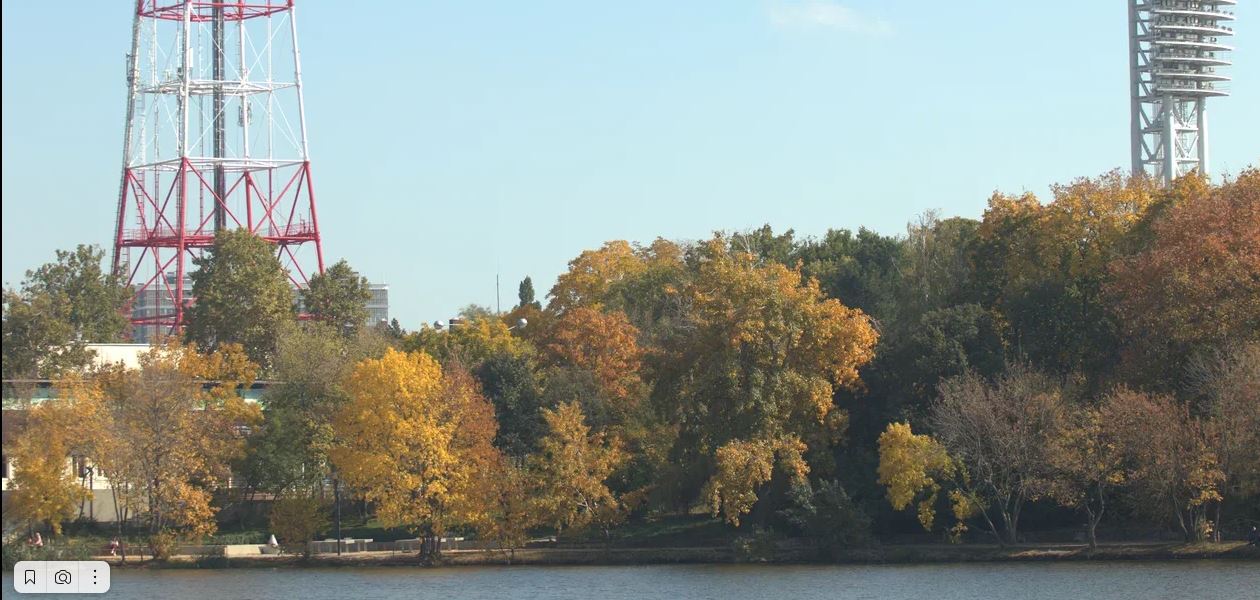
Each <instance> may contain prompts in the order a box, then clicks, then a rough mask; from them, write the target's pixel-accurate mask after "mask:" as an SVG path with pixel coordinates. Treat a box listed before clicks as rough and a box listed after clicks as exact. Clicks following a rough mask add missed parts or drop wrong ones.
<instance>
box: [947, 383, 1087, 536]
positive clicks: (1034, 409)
mask: <svg viewBox="0 0 1260 600" xmlns="http://www.w3.org/2000/svg"><path fill="white" fill-rule="evenodd" d="M1065 411H1066V406H1065V403H1064V400H1063V397H1062V392H1061V391H1060V390H1059V388H1058V386H1057V385H1056V384H1055V383H1054V382H1053V381H1052V380H1051V379H1050V378H1049V377H1047V376H1045V375H1043V374H1041V373H1038V372H1035V371H1032V370H1030V369H1028V368H1027V367H1024V366H1022V365H1018V364H1017V365H1012V366H1011V367H1009V368H1008V369H1007V371H1006V372H1004V373H1002V374H1001V375H999V376H998V377H997V378H996V379H995V380H994V381H993V382H992V383H990V382H988V381H986V380H985V379H984V378H982V377H980V376H979V375H976V374H975V373H965V374H963V375H960V376H957V377H952V378H949V379H946V380H945V381H943V382H941V386H940V397H939V398H938V399H937V401H936V402H935V403H934V404H933V405H932V408H931V425H932V430H933V432H934V436H935V438H936V440H938V441H939V442H940V443H941V445H942V446H944V448H945V450H946V451H947V452H948V453H949V455H950V456H951V457H952V458H953V459H954V460H955V461H957V463H958V465H959V466H960V467H961V468H962V469H963V470H964V471H965V472H966V480H965V481H964V484H965V485H964V486H963V487H964V489H965V490H966V491H967V492H968V494H969V495H970V496H972V497H973V498H974V501H975V502H974V503H975V505H976V506H975V508H976V509H977V510H978V511H980V512H981V514H983V515H984V516H985V518H986V520H987V521H988V522H989V523H990V529H991V530H992V533H993V534H994V536H995V537H998V539H999V540H1002V541H1005V542H1006V543H1011V544H1014V543H1018V541H1019V535H1018V531H1019V529H1018V528H1019V517H1020V513H1021V512H1022V510H1023V508H1024V505H1025V504H1026V503H1027V502H1028V501H1030V500H1036V499H1037V498H1040V497H1041V496H1042V495H1043V494H1045V492H1046V490H1047V487H1048V484H1049V481H1050V479H1051V478H1052V476H1053V475H1052V469H1051V463H1050V456H1049V448H1050V446H1051V440H1052V439H1053V438H1054V436H1055V433H1056V432H1057V431H1058V429H1059V427H1060V426H1061V425H1060V424H1061V423H1062V420H1063V416H1064V413H1065ZM990 512H992V513H995V514H996V516H997V517H1000V519H1001V523H1002V533H1003V534H1004V535H1002V536H999V535H998V531H997V530H996V528H993V527H992V524H993V522H994V521H995V520H996V519H992V518H990V517H989V514H990Z"/></svg>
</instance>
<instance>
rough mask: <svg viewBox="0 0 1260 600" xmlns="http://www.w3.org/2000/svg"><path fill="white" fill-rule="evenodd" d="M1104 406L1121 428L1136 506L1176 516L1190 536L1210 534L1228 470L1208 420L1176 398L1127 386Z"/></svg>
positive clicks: (1198, 537) (1108, 419)
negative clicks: (1223, 468) (1216, 449)
mask: <svg viewBox="0 0 1260 600" xmlns="http://www.w3.org/2000/svg"><path fill="white" fill-rule="evenodd" d="M1101 410H1102V415H1103V419H1104V421H1105V422H1106V423H1109V424H1110V426H1111V427H1113V428H1114V431H1115V432H1116V433H1115V434H1116V439H1117V441H1118V445H1119V448H1120V452H1121V456H1122V457H1123V461H1124V462H1123V464H1124V474H1125V478H1126V480H1127V481H1128V482H1129V483H1128V485H1127V486H1126V492H1127V493H1128V494H1129V496H1130V497H1131V498H1132V499H1133V501H1134V504H1135V506H1137V507H1138V509H1139V510H1140V511H1141V512H1145V513H1147V514H1148V515H1150V516H1153V517H1156V518H1160V519H1167V518H1169V517H1172V518H1173V519H1175V521H1176V523H1177V526H1178V527H1179V528H1180V529H1181V531H1182V533H1183V535H1185V537H1186V539H1187V540H1192V539H1193V540H1201V539H1204V538H1205V537H1207V536H1208V535H1209V534H1210V533H1211V530H1212V525H1211V523H1209V522H1208V519H1207V516H1208V509H1209V508H1210V507H1211V505H1212V503H1214V502H1218V501H1220V500H1221V495H1220V484H1221V482H1222V481H1224V479H1225V474H1224V473H1223V472H1222V471H1221V469H1220V462H1219V460H1218V458H1217V456H1216V454H1215V453H1214V452H1213V451H1212V448H1211V444H1210V440H1209V438H1208V436H1207V434H1208V432H1207V429H1206V428H1205V426H1204V424H1203V423H1202V422H1201V421H1200V420H1199V419H1197V418H1195V417H1194V416H1193V415H1191V413H1190V410H1189V407H1188V406H1186V405H1185V404H1184V403H1180V402H1178V401H1177V400H1175V399H1174V398H1172V397H1170V396H1165V395H1152V394H1146V393H1142V392H1135V391H1132V390H1129V389H1125V388H1121V389H1118V390H1116V391H1115V392H1113V393H1111V394H1110V395H1108V396H1107V398H1106V399H1105V400H1104V402H1103V405H1102V408H1101ZM1170 512H1171V515H1170V514H1169V513H1170Z"/></svg>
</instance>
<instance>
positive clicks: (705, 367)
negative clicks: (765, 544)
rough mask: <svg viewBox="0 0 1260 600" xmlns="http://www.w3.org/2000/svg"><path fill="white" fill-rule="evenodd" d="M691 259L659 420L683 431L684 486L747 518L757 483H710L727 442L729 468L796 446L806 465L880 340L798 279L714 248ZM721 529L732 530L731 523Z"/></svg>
mask: <svg viewBox="0 0 1260 600" xmlns="http://www.w3.org/2000/svg"><path fill="white" fill-rule="evenodd" d="M697 257H698V267H697V272H696V273H695V276H694V277H693V279H692V280H691V281H690V282H688V283H687V285H686V286H685V287H684V288H682V289H680V290H676V291H675V292H674V293H675V294H676V295H677V296H678V304H680V305H682V306H685V307H686V309H685V311H684V313H683V318H682V322H681V323H679V324H678V327H677V330H678V331H683V332H686V333H685V335H680V336H678V337H676V338H672V339H670V340H668V342H667V343H666V345H665V347H664V348H663V351H662V353H661V355H660V356H659V357H655V358H657V360H655V361H654V363H655V365H657V366H658V371H657V374H658V377H657V380H656V382H655V388H656V390H655V398H656V399H657V401H658V406H657V409H658V410H660V411H662V412H663V413H664V414H677V416H676V417H673V418H675V419H677V422H679V423H680V424H681V427H682V431H681V432H680V435H679V438H678V439H679V440H680V441H681V443H683V444H685V446H684V447H680V448H678V449H677V451H678V453H679V454H681V455H683V456H685V457H688V462H687V464H686V465H684V468H690V469H694V470H695V472H693V473H691V474H687V475H684V477H686V478H689V477H694V476H702V477H704V478H705V479H708V478H710V477H715V476H716V477H718V479H716V480H714V481H713V483H712V485H710V486H709V488H708V489H709V490H710V492H712V491H713V490H721V492H720V493H719V495H720V496H721V497H723V498H727V499H728V500H723V501H722V502H721V504H722V505H724V506H725V507H726V508H727V509H738V510H745V511H746V510H747V509H750V508H751V506H752V503H751V502H750V501H749V499H748V498H747V496H746V494H747V493H755V490H752V489H749V487H748V484H750V483H752V482H753V481H757V480H759V479H760V478H756V477H754V478H752V479H748V480H746V481H744V482H743V484H742V485H738V486H736V485H733V484H734V483H735V480H734V479H732V478H730V477H721V476H720V475H717V474H715V473H713V472H711V471H712V465H719V464H720V462H721V461H718V460H716V458H717V457H716V456H715V455H714V453H715V452H717V451H718V449H720V448H724V447H727V444H729V443H735V445H734V446H730V447H729V449H728V450H727V452H726V458H727V462H733V463H739V462H746V461H745V460H744V458H751V457H759V459H760V460H759V461H753V462H761V463H763V464H764V463H765V461H766V460H768V459H767V458H766V457H767V454H766V452H768V450H767V449H769V448H773V449H774V451H775V452H781V451H782V450H784V449H786V448H789V447H793V446H795V445H796V444H803V445H804V446H805V448H803V449H801V450H799V451H797V452H795V453H796V454H800V455H804V454H805V453H806V451H807V450H809V449H814V450H817V449H821V448H824V447H826V445H827V444H829V443H832V442H834V441H835V440H836V439H837V438H838V437H839V436H840V435H841V434H842V433H843V427H844V425H845V423H846V416H847V415H846V414H845V413H844V411H842V410H840V409H838V408H837V407H836V406H835V403H834V402H833V400H832V397H833V395H834V393H835V391H836V390H837V389H838V388H845V387H853V386H856V385H858V383H859V378H858V369H859V368H860V367H861V366H863V365H865V364H866V363H868V362H869V361H870V360H871V359H872V358H873V357H874V346H875V341H876V338H877V334H876V332H875V329H874V328H873V327H872V325H871V322H870V320H869V319H868V318H867V316H866V315H865V314H863V313H862V312H861V311H860V310H856V309H852V308H849V307H847V306H845V305H843V304H841V303H840V302H839V301H838V300H835V299H828V298H826V297H825V296H824V294H823V292H822V291H821V289H820V288H819V286H818V282H817V281H816V280H813V279H806V278H804V277H803V276H802V274H801V271H800V270H799V269H792V268H788V267H785V266H783V265H781V264H778V263H769V264H763V263H762V262H760V261H758V260H757V259H756V258H755V257H754V256H753V255H751V254H747V253H742V252H734V251H732V250H730V248H729V245H728V244H727V242H726V240H725V239H724V238H722V237H716V238H714V239H713V240H710V241H709V242H708V243H707V244H705V246H703V247H702V248H701V249H699V250H698V251H697ZM754 450H755V451H754ZM740 457H744V458H740ZM754 487H759V486H754ZM737 498H738V499H737ZM723 512H727V511H726V510H723ZM727 519H728V520H729V521H731V522H736V521H737V520H738V518H737V517H735V516H734V515H732V514H730V513H729V512H728V513H727Z"/></svg>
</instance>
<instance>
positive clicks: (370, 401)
mask: <svg viewBox="0 0 1260 600" xmlns="http://www.w3.org/2000/svg"><path fill="white" fill-rule="evenodd" d="M345 387H346V391H347V393H348V395H349V397H350V399H349V401H348V402H347V403H346V404H344V405H343V406H342V407H341V409H340V410H339V411H338V412H337V414H336V416H335V417H334V419H333V432H334V434H335V436H336V438H335V439H336V441H337V443H336V445H335V446H334V447H333V448H332V450H331V451H330V453H329V456H330V458H331V460H332V463H333V465H334V467H335V468H336V470H337V474H338V476H339V477H340V478H341V479H342V480H343V481H345V482H346V483H347V484H348V485H350V486H351V487H353V488H357V489H359V490H361V491H362V493H363V495H364V498H365V499H366V500H367V501H369V502H372V503H373V504H374V505H375V506H376V514H377V517H378V518H379V519H380V521H381V523H382V524H384V525H385V526H386V527H406V528H408V529H409V530H411V531H414V532H418V533H421V534H422V535H423V536H424V539H425V543H424V547H423V549H422V551H421V555H422V557H424V558H427V557H429V556H432V555H434V554H436V553H438V552H439V550H440V549H439V547H438V543H437V542H438V540H439V539H440V538H441V535H442V534H443V532H444V531H445V530H446V528H447V527H448V526H449V525H450V524H451V523H452V522H453V521H455V520H457V519H463V520H464V521H465V522H476V521H477V520H478V519H477V516H478V515H476V514H473V513H475V512H477V510H476V508H477V507H478V506H479V505H477V504H476V503H475V502H474V500H475V498H477V497H485V496H486V495H487V494H485V493H484V490H481V491H476V490H473V489H472V482H474V481H477V480H476V479H474V477H473V474H474V473H477V472H485V471H488V470H489V468H490V464H489V460H490V459H491V458H492V456H493V453H492V447H491V442H492V440H493V439H494V433H495V432H494V416H493V415H494V413H493V408H492V407H491V406H490V405H489V403H488V402H486V400H485V399H484V398H482V397H481V396H480V394H479V393H477V391H476V387H475V385H474V384H473V380H472V378H471V377H470V376H468V375H467V374H460V373H459V372H457V371H453V372H452V373H450V374H447V375H444V374H443V370H442V367H441V366H440V365H439V364H438V363H437V361H435V360H434V359H433V358H432V357H430V356H429V355H427V354H424V353H423V352H411V353H402V352H398V351H396V350H393V349H389V350H386V351H385V354H384V356H382V357H381V358H379V359H367V360H363V361H361V362H359V363H358V364H357V365H356V366H355V367H354V369H353V371H352V372H351V374H350V376H349V379H348V381H347V382H346V385H345Z"/></svg>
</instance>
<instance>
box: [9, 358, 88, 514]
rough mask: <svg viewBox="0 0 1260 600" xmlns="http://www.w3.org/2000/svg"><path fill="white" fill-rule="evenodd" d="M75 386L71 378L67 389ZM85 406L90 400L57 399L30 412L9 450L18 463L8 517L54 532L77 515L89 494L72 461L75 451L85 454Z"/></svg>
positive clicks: (10, 494) (10, 455) (15, 465)
mask: <svg viewBox="0 0 1260 600" xmlns="http://www.w3.org/2000/svg"><path fill="white" fill-rule="evenodd" d="M71 385H75V384H74V383H70V382H67V384H66V385H65V386H63V387H69V386H71ZM70 397H71V398H73V394H72V395H70ZM83 408H88V409H90V404H88V403H82V404H81V403H75V402H73V400H71V399H66V400H58V399H54V400H46V401H43V402H40V403H39V404H36V405H34V406H32V407H31V408H30V409H29V410H27V411H26V414H25V415H24V416H25V419H23V420H24V425H25V426H24V427H23V429H22V433H21V435H20V436H18V437H17V438H16V439H15V440H14V441H13V442H12V445H11V447H10V448H6V449H5V453H6V455H7V457H8V459H10V460H12V461H13V478H12V479H11V480H10V483H9V489H8V490H6V498H5V500H6V505H7V506H6V509H5V512H6V517H15V520H19V521H26V522H28V523H31V524H47V525H48V526H49V527H50V528H51V529H52V530H53V532H54V533H61V524H62V522H64V521H68V520H70V519H72V518H74V515H75V509H76V508H77V507H78V506H79V503H80V502H81V501H82V500H83V499H85V498H86V497H87V495H88V494H89V493H90V492H88V491H87V490H85V489H83V487H82V486H81V485H80V484H79V481H78V474H77V473H75V472H74V471H73V470H72V469H71V468H69V466H68V465H67V463H68V462H69V461H70V457H71V455H72V453H80V455H81V453H82V451H83V449H82V447H80V446H78V444H79V443H81V442H79V440H82V439H83V437H82V436H83V435H84V434H85V433H87V431H85V430H84V428H83V427H82V426H81V423H82V422H83V421H82V420H81V419H80V417H81V415H80V414H79V413H78V410H79V409H83ZM6 412H7V411H6ZM9 418H16V417H9Z"/></svg>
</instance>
